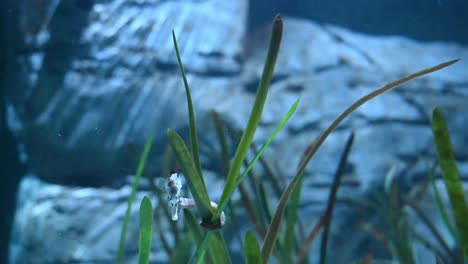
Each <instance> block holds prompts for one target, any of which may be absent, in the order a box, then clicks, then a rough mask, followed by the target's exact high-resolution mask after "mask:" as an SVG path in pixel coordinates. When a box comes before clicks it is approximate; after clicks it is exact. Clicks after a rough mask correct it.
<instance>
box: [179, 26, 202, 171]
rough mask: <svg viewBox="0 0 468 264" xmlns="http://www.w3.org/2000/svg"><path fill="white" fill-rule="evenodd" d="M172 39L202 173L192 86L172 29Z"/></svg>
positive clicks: (191, 136) (195, 159)
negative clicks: (191, 92) (191, 91)
mask: <svg viewBox="0 0 468 264" xmlns="http://www.w3.org/2000/svg"><path fill="white" fill-rule="evenodd" d="M172 41H173V42H174V48H175V52H176V55H177V62H178V63H179V68H180V72H181V73H182V79H183V80H184V87H185V95H186V96H187V107H188V114H189V125H190V144H191V147H192V155H193V161H194V162H195V166H196V168H197V170H198V173H199V174H200V175H202V169H201V162H200V154H199V150H198V138H197V125H196V122H195V111H194V110H193V104H192V95H191V94H190V87H189V84H188V81H187V76H186V75H185V70H184V65H183V64H182V59H181V58H180V53H179V45H177V39H176V36H175V33H174V30H173V31H172Z"/></svg>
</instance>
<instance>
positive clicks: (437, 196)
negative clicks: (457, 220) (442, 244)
mask: <svg viewBox="0 0 468 264" xmlns="http://www.w3.org/2000/svg"><path fill="white" fill-rule="evenodd" d="M429 178H430V179H429V180H430V183H431V186H432V190H433V192H434V198H435V201H436V204H437V209H438V211H439V213H440V215H441V216H442V220H443V221H444V224H445V226H446V227H447V229H448V231H449V232H450V234H451V235H452V238H453V240H454V241H456V240H457V236H456V231H455V228H454V227H453V225H452V223H451V222H450V219H449V217H448V214H447V210H446V208H445V207H444V204H443V202H442V197H441V196H440V192H439V188H437V186H436V183H435V177H434V173H432V172H431V173H430V175H429Z"/></svg>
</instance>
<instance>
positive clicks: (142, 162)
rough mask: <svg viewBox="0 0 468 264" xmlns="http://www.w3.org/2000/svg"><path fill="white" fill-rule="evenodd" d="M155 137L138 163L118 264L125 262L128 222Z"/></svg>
mask: <svg viewBox="0 0 468 264" xmlns="http://www.w3.org/2000/svg"><path fill="white" fill-rule="evenodd" d="M154 135H155V133H154V132H153V133H151V134H150V136H149V138H148V140H147V141H146V143H145V148H144V149H143V153H142V154H141V157H140V161H139V162H138V168H137V172H136V174H135V179H134V181H133V185H132V191H131V193H130V196H129V197H128V203H127V210H126V212H125V217H124V220H123V224H122V231H121V232H120V239H119V250H118V252H117V259H116V263H117V264H121V263H122V262H123V257H124V249H125V239H126V236H127V228H128V222H129V220H130V213H131V211H132V204H133V201H134V200H135V196H136V191H137V189H138V185H139V184H140V177H141V175H142V174H143V171H144V169H145V165H146V160H147V159H148V155H149V153H150V150H151V145H152V143H153V140H154Z"/></svg>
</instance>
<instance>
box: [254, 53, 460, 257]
mask: <svg viewBox="0 0 468 264" xmlns="http://www.w3.org/2000/svg"><path fill="white" fill-rule="evenodd" d="M457 61H459V59H457V60H451V61H448V62H444V63H441V64H439V65H436V66H434V67H430V68H426V69H424V70H421V71H418V72H416V73H413V74H410V75H407V76H405V77H403V78H400V79H398V80H396V81H393V82H390V83H387V84H385V85H384V86H382V87H380V88H378V89H376V90H374V91H372V92H370V93H369V94H367V95H365V96H363V97H361V98H360V99H359V100H357V101H356V102H354V103H353V104H351V106H349V107H348V108H347V109H346V110H345V111H344V112H343V113H342V114H341V115H340V116H338V117H337V118H336V119H335V120H334V121H333V122H332V124H331V125H330V126H329V127H328V128H327V129H326V130H325V131H324V132H323V133H322V134H321V135H320V136H319V137H318V138H317V140H316V141H314V142H313V143H312V145H310V146H309V147H308V150H307V155H306V157H305V159H304V161H303V162H302V164H301V165H300V166H299V169H298V171H297V173H296V175H295V176H294V177H293V179H292V180H291V182H290V183H289V184H288V186H287V187H286V190H285V191H284V192H283V194H282V195H281V198H280V201H279V204H278V207H277V209H276V212H275V215H274V216H273V220H272V221H271V223H270V227H269V228H268V231H267V234H266V237H265V242H264V244H263V246H262V258H263V262H265V263H267V262H268V259H269V257H270V255H271V252H272V249H273V245H274V243H275V241H276V237H277V235H278V231H279V228H280V225H281V221H282V219H283V213H284V210H285V208H286V204H287V200H288V199H289V196H290V195H291V192H292V190H293V189H294V187H295V186H296V184H297V183H298V182H299V179H300V178H301V177H302V175H303V172H304V170H305V168H306V166H307V164H308V163H309V161H310V160H311V159H312V157H313V156H314V155H315V153H316V152H317V150H318V149H319V148H320V146H321V145H322V144H323V142H324V141H325V139H327V137H328V135H330V133H331V132H332V131H333V130H335V128H336V127H337V126H338V125H339V124H340V123H341V122H342V121H343V120H344V119H345V118H346V117H347V116H348V115H350V114H351V113H352V112H354V110H356V109H357V108H358V107H360V106H361V105H363V104H364V103H366V102H367V101H369V100H371V99H373V98H374V97H376V96H378V95H381V94H383V93H385V92H387V91H389V90H391V89H393V88H396V87H398V86H400V85H402V84H404V83H406V82H408V81H410V80H413V79H415V78H418V77H420V76H423V75H426V74H428V73H431V72H434V71H437V70H440V69H442V68H445V67H447V66H449V65H452V64H454V63H456V62H457Z"/></svg>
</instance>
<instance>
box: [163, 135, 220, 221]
mask: <svg viewBox="0 0 468 264" xmlns="http://www.w3.org/2000/svg"><path fill="white" fill-rule="evenodd" d="M167 136H168V137H169V143H170V144H171V146H172V148H173V149H174V151H175V154H176V155H177V158H178V160H179V162H180V164H181V166H182V168H183V170H184V173H185V179H186V180H187V186H188V187H189V189H190V192H191V193H192V196H193V199H194V200H195V204H196V205H197V209H198V213H199V214H200V216H201V218H202V219H210V218H211V216H212V212H213V211H214V210H213V208H212V207H211V203H210V197H209V196H208V191H207V190H206V186H205V184H204V183H205V182H204V180H203V177H202V175H200V173H199V172H198V169H197V168H196V165H195V162H194V161H193V159H192V157H191V156H190V153H189V151H188V149H187V147H186V146H185V144H184V141H183V140H182V138H181V137H180V136H179V134H177V132H175V131H173V130H170V129H169V130H168V131H167Z"/></svg>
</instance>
